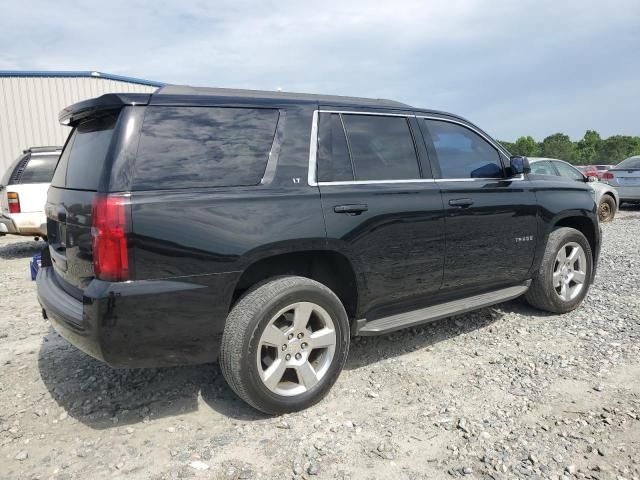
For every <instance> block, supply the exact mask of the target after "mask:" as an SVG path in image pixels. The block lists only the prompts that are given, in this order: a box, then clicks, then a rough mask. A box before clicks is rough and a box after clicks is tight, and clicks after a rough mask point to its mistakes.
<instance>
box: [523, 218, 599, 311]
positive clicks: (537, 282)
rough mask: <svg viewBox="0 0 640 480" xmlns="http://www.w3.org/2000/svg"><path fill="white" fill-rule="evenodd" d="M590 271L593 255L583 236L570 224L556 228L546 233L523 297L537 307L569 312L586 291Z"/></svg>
mask: <svg viewBox="0 0 640 480" xmlns="http://www.w3.org/2000/svg"><path fill="white" fill-rule="evenodd" d="M592 271H593V256H592V254H591V246H590V245H589V242H588V241H587V239H586V237H585V236H584V235H583V234H582V233H581V232H579V231H578V230H575V229H573V228H567V227H562V228H558V229H556V230H554V231H553V232H551V234H550V235H549V240H548V242H547V247H546V249H545V253H544V257H543V259H542V262H541V264H540V268H539V269H538V271H537V272H536V275H535V277H534V278H533V281H532V283H531V287H530V288H529V290H528V291H527V293H526V295H525V298H526V299H527V302H529V304H531V305H532V306H534V307H537V308H539V309H541V310H546V311H548V312H554V313H566V312H570V311H571V310H573V309H575V308H576V307H578V305H580V303H581V302H582V300H583V299H584V297H585V296H586V295H587V291H588V290H589V286H590V284H591V277H592Z"/></svg>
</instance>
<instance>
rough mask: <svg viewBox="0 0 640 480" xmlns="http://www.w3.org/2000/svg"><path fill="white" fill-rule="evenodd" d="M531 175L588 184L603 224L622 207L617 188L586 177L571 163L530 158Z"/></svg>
mask: <svg viewBox="0 0 640 480" xmlns="http://www.w3.org/2000/svg"><path fill="white" fill-rule="evenodd" d="M529 162H530V163H531V173H533V174H536V175H550V176H561V177H566V178H569V179H571V180H575V181H578V182H588V184H589V187H591V190H592V191H593V194H594V200H595V201H596V204H597V205H598V218H599V219H600V221H601V222H610V221H611V220H613V218H614V217H615V215H616V212H617V210H618V207H619V206H620V198H619V195H618V192H617V191H616V189H615V188H613V187H612V186H610V185H607V184H606V183H603V182H597V181H595V177H593V176H586V175H585V174H584V173H583V172H581V171H580V170H579V169H578V168H576V167H574V166H573V165H571V164H570V163H567V162H565V161H563V160H558V159H556V158H529Z"/></svg>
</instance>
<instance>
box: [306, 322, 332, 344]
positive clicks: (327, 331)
mask: <svg viewBox="0 0 640 480" xmlns="http://www.w3.org/2000/svg"><path fill="white" fill-rule="evenodd" d="M335 344H336V332H335V330H333V329H331V328H327V327H325V328H323V329H322V330H318V331H317V332H313V333H312V334H311V336H310V337H309V345H310V347H311V348H312V349H313V348H326V347H330V346H332V345H335Z"/></svg>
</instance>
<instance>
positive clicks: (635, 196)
mask: <svg viewBox="0 0 640 480" xmlns="http://www.w3.org/2000/svg"><path fill="white" fill-rule="evenodd" d="M615 188H616V190H617V191H618V196H619V197H620V201H621V202H624V201H640V186H637V187H615Z"/></svg>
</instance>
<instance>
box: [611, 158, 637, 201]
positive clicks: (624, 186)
mask: <svg viewBox="0 0 640 480" xmlns="http://www.w3.org/2000/svg"><path fill="white" fill-rule="evenodd" d="M602 179H603V180H604V181H605V182H607V183H608V184H609V185H611V186H612V187H615V189H616V190H617V191H618V194H619V195H620V202H621V203H624V202H629V203H638V202H640V155H636V156H633V157H629V158H627V159H626V160H623V161H622V162H620V163H619V164H618V165H616V166H614V167H612V168H610V169H609V170H608V171H607V172H606V173H605V174H604V175H603V177H602Z"/></svg>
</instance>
